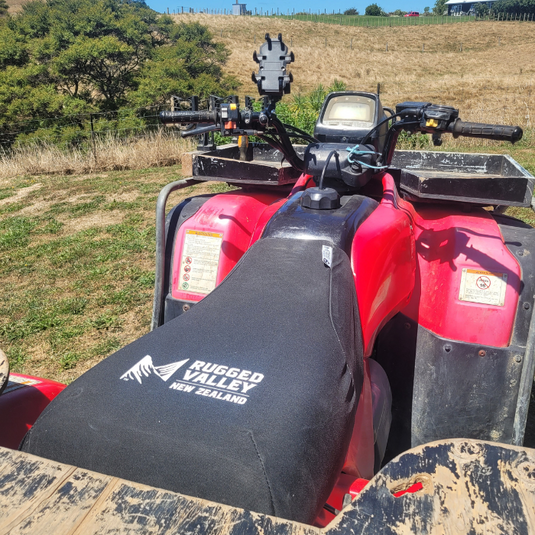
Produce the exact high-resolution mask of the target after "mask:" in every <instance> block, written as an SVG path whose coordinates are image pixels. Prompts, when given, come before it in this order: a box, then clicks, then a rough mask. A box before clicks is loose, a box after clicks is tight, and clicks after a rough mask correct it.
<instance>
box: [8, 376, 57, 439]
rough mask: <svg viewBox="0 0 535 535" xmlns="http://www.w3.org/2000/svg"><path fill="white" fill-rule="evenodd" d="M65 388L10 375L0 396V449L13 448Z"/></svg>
mask: <svg viewBox="0 0 535 535" xmlns="http://www.w3.org/2000/svg"><path fill="white" fill-rule="evenodd" d="M65 386H66V385H63V384H61V383H56V381H49V380H47V379H40V378H38V377H32V376H31V375H21V374H19V373H11V374H10V376H9V383H8V385H7V387H6V389H5V390H4V392H3V393H2V395H0V446H4V447H6V448H12V449H16V448H18V447H19V444H20V442H21V440H22V439H23V438H24V435H25V434H26V433H27V432H28V430H29V429H30V427H31V426H32V425H33V424H34V423H35V421H36V420H37V418H38V417H39V415H40V414H41V413H42V412H43V410H44V409H45V407H46V406H47V405H48V404H49V403H50V402H51V401H52V400H53V399H54V398H55V397H56V396H57V395H58V394H59V393H60V392H61V391H62V390H63V389H64V388H65Z"/></svg>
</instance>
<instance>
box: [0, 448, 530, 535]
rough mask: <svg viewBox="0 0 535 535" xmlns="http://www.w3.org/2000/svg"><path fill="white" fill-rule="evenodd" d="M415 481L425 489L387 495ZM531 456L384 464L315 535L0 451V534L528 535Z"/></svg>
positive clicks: (509, 451)
mask: <svg viewBox="0 0 535 535" xmlns="http://www.w3.org/2000/svg"><path fill="white" fill-rule="evenodd" d="M415 482H421V483H422V485H423V488H422V490H420V491H418V492H416V493H414V494H404V495H402V496H400V497H398V498H396V497H394V495H393V493H394V492H397V491H399V490H403V489H406V488H408V487H409V486H410V485H412V484H413V483H415ZM534 532H535V450H531V449H524V448H517V447H513V446H504V445H497V444H492V443H488V442H481V441H468V440H463V439H456V440H449V441H440V442H434V443H432V444H427V445H423V446H420V447H418V448H414V449H412V450H410V451H408V452H406V453H404V454H402V455H400V456H399V457H397V458H396V459H394V460H393V461H392V462H390V463H389V464H388V465H387V466H386V467H385V468H383V470H382V471H381V472H380V473H379V474H377V475H376V476H375V478H374V479H373V480H372V481H371V482H370V483H369V484H368V486H367V487H366V488H365V489H364V490H363V491H362V492H361V494H360V495H359V496H358V497H357V498H356V499H355V500H353V502H352V503H351V504H350V505H348V506H347V507H346V508H345V509H344V511H343V512H342V514H341V515H339V516H338V517H337V518H336V519H335V520H334V521H333V522H332V523H331V524H330V525H329V526H327V527H326V528H325V529H323V530H321V529H318V528H313V527H310V526H305V525H303V524H299V523H296V522H291V521H287V520H283V519H276V518H273V517H269V516H266V515H262V514H257V513H252V512H249V511H244V510H241V509H236V508H233V507H229V506H226V505H220V504H216V503H212V502H207V501H204V500H200V499H197V498H191V497H187V496H183V495H180V494H177V493H174V492H169V491H165V490H160V489H155V488H152V487H147V486H144V485H140V484H137V483H132V482H128V481H125V480H122V479H118V478H115V477H111V476H106V475H103V474H97V473H94V472H90V471H87V470H83V469H80V468H75V467H72V466H68V465H64V464H61V463H58V462H53V461H49V460H46V459H42V458H39V457H35V456H32V455H29V454H26V453H22V452H18V451H13V450H8V449H5V448H0V533H2V534H4V533H19V534H25V533H28V534H29V533H31V534H41V533H42V534H45V533H46V534H52V533H53V534H70V535H79V534H86V533H87V534H89V533H90V534H96V533H99V534H111V533H114V534H117V533H129V534H141V533H144V534H145V533H151V534H164V533H165V534H170V533H180V534H184V533H195V534H199V535H202V534H225V535H238V534H247V535H255V534H264V535H269V534H288V535H290V534H295V535H313V534H317V535H320V534H322V533H325V534H330V535H331V534H332V535H334V534H344V533H347V534H349V533H351V534H355V535H356V534H375V533H385V534H399V535H401V534H409V533H436V534H439V533H440V534H444V533H451V534H454V533H455V534H459V533H473V534H480V533H481V534H483V533H486V534H489V533H507V534H528V533H534Z"/></svg>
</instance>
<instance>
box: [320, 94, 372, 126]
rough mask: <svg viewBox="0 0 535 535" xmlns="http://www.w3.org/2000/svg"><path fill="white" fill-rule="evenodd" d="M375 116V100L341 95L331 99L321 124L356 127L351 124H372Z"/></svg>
mask: <svg viewBox="0 0 535 535" xmlns="http://www.w3.org/2000/svg"><path fill="white" fill-rule="evenodd" d="M374 115H375V100H373V99H371V98H368V97H364V96H360V95H341V96H338V97H333V98H332V99H331V100H330V101H329V104H328V105H327V109H326V110H325V114H324V116H323V121H322V122H323V124H325V125H333V126H334V125H337V124H344V125H347V126H350V125H351V126H356V124H353V123H368V124H373V120H374Z"/></svg>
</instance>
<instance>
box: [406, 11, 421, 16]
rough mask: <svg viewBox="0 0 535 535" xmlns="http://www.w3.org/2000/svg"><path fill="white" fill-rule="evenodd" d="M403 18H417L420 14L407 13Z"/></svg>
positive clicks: (415, 12)
mask: <svg viewBox="0 0 535 535" xmlns="http://www.w3.org/2000/svg"><path fill="white" fill-rule="evenodd" d="M404 16H405V17H419V16H420V13H418V11H409V12H408V13H406V14H405V15H404Z"/></svg>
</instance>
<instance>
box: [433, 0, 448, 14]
mask: <svg viewBox="0 0 535 535" xmlns="http://www.w3.org/2000/svg"><path fill="white" fill-rule="evenodd" d="M446 2H447V0H437V1H436V3H435V7H434V8H433V13H434V14H435V15H444V12H445V11H447V9H448V7H447V6H446Z"/></svg>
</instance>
